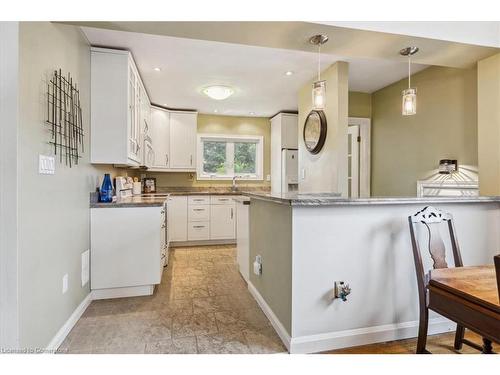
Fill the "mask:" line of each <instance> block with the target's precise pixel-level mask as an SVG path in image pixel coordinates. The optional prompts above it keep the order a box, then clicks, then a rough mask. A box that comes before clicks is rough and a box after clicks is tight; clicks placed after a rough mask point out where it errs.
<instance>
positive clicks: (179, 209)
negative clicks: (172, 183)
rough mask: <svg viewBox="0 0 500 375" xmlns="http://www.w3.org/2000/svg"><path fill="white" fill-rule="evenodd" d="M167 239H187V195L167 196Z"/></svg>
mask: <svg viewBox="0 0 500 375" xmlns="http://www.w3.org/2000/svg"><path fill="white" fill-rule="evenodd" d="M167 213H168V231H169V235H168V239H169V241H187V229H188V222H187V221H188V202H187V196H178V197H170V198H168V203H167Z"/></svg>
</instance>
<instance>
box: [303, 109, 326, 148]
mask: <svg viewBox="0 0 500 375" xmlns="http://www.w3.org/2000/svg"><path fill="white" fill-rule="evenodd" d="M303 137H304V144H305V145H306V149H307V151H309V152H310V153H311V154H317V153H318V152H320V151H321V149H322V148H323V145H324V144H325V140H326V116H325V113H324V112H323V111H316V110H312V111H311V112H309V115H307V118H306V121H305V123H304V134H303Z"/></svg>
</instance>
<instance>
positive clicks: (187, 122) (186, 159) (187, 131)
mask: <svg viewBox="0 0 500 375" xmlns="http://www.w3.org/2000/svg"><path fill="white" fill-rule="evenodd" d="M197 120H198V113H197V112H180V111H171V112H170V169H174V170H183V171H195V170H196V130H197Z"/></svg>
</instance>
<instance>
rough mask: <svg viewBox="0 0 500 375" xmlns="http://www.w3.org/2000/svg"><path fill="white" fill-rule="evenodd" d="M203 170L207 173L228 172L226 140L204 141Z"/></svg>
mask: <svg viewBox="0 0 500 375" xmlns="http://www.w3.org/2000/svg"><path fill="white" fill-rule="evenodd" d="M203 171H205V172H206V173H216V174H225V173H226V142H207V141H205V142H204V147H203Z"/></svg>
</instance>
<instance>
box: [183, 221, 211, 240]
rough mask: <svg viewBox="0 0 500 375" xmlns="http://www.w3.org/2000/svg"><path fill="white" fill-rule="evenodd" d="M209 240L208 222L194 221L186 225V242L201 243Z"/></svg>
mask: <svg viewBox="0 0 500 375" xmlns="http://www.w3.org/2000/svg"><path fill="white" fill-rule="evenodd" d="M209 239H210V222H208V221H194V222H190V223H188V240H189V241H201V240H205V241H206V240H209Z"/></svg>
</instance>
